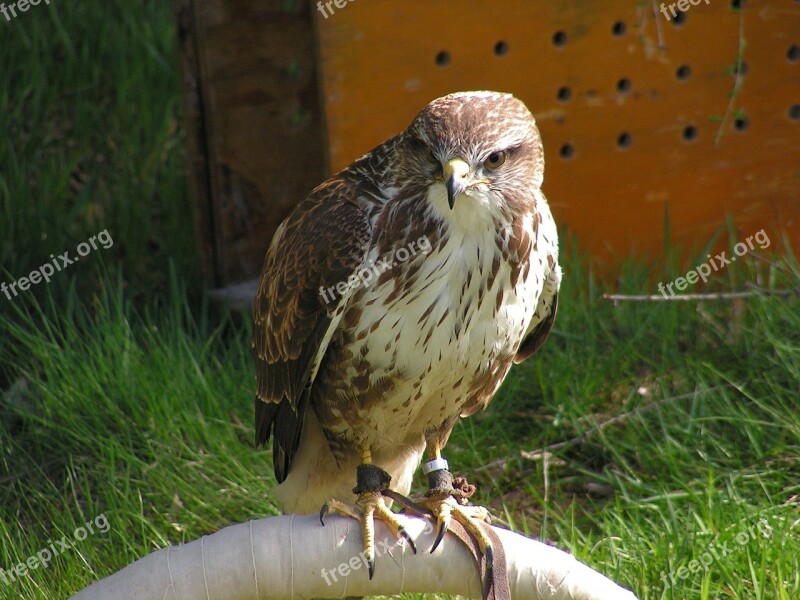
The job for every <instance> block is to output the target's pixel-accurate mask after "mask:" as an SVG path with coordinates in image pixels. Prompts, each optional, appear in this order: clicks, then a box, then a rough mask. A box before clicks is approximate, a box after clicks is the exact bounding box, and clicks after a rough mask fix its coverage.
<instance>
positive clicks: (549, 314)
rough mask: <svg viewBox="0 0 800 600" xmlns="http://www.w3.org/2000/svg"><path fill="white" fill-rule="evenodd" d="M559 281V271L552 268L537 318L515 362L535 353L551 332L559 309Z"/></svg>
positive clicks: (537, 308) (537, 309)
mask: <svg viewBox="0 0 800 600" xmlns="http://www.w3.org/2000/svg"><path fill="white" fill-rule="evenodd" d="M559 283H560V275H559V273H557V272H556V271H554V270H552V269H551V270H550V272H549V273H548V275H547V278H546V279H545V284H544V288H543V290H542V293H541V295H540V296H539V301H538V304H537V306H536V312H535V313H534V315H535V317H537V318H534V320H533V322H532V323H531V327H530V329H528V331H527V333H526V334H525V337H524V338H523V339H522V343H521V344H520V345H519V348H518V349H517V354H516V355H515V356H514V364H519V363H521V362H522V361H523V360H525V359H526V358H528V357H529V356H531V355H532V354H535V353H536V352H537V351H538V350H539V348H541V347H542V344H544V341H545V340H546V339H547V336H548V335H549V334H550V330H551V329H552V328H553V322H555V320H556V312H557V311H558V284H559Z"/></svg>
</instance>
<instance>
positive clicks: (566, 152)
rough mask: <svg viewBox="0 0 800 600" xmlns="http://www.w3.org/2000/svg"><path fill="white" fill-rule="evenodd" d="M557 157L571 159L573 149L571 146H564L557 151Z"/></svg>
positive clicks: (573, 153)
mask: <svg viewBox="0 0 800 600" xmlns="http://www.w3.org/2000/svg"><path fill="white" fill-rule="evenodd" d="M558 155H559V156H560V157H561V158H564V159H567V158H572V157H573V156H574V155H575V148H573V147H572V144H564V145H563V146H561V148H559V149H558Z"/></svg>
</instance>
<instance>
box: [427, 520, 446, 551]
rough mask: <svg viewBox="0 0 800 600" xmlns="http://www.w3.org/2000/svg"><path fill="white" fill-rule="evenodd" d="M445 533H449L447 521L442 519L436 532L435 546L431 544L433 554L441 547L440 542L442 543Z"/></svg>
mask: <svg viewBox="0 0 800 600" xmlns="http://www.w3.org/2000/svg"><path fill="white" fill-rule="evenodd" d="M445 533H447V521H445V520H442V521H440V522H439V531H438V532H436V540H435V541H434V542H433V546H431V554H433V553H434V551H435V550H436V548H438V547H439V544H441V543H442V540H443V539H444V534H445Z"/></svg>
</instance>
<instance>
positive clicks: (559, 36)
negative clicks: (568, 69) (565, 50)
mask: <svg viewBox="0 0 800 600" xmlns="http://www.w3.org/2000/svg"><path fill="white" fill-rule="evenodd" d="M566 44H567V34H566V33H564V32H563V31H556V32H555V33H554V34H553V45H554V46H556V47H558V48H560V47H562V46H565V45H566Z"/></svg>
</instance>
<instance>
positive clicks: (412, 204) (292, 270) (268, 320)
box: [253, 91, 561, 578]
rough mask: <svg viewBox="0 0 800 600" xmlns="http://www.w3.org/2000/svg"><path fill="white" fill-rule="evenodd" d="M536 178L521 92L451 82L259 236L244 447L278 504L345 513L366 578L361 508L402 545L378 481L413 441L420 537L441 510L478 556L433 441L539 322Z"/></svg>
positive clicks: (470, 514) (552, 291)
mask: <svg viewBox="0 0 800 600" xmlns="http://www.w3.org/2000/svg"><path fill="white" fill-rule="evenodd" d="M543 173H544V156H543V151H542V142H541V138H540V136H539V132H538V130H537V127H536V124H535V121H534V118H533V116H532V115H531V113H530V111H529V110H528V109H527V108H526V106H525V105H524V104H523V103H522V102H521V101H520V100H518V99H517V98H515V97H514V96H512V95H510V94H503V93H498V92H485V91H482V92H459V93H455V94H450V95H448V96H444V97H442V98H438V99H436V100H433V101H432V102H431V103H430V104H428V105H427V106H426V107H425V108H424V109H423V110H422V111H421V112H420V113H419V114H418V115H417V116H416V117H415V118H414V120H413V121H412V122H411V124H410V125H409V127H408V128H407V129H406V130H405V131H403V132H402V133H400V134H398V135H396V136H395V137H393V138H391V139H389V140H387V141H386V142H384V143H383V144H381V145H380V146H378V147H376V148H375V149H373V150H372V151H370V152H368V153H367V154H365V155H364V156H362V157H361V158H359V159H358V160H356V161H355V162H354V163H353V164H351V165H350V166H349V167H347V168H345V169H344V170H342V171H340V172H339V173H337V174H336V175H334V176H333V177H331V178H330V179H329V180H327V181H325V182H324V183H322V184H321V185H320V186H318V187H317V188H316V189H314V190H313V191H312V192H311V193H310V194H309V195H308V196H307V197H306V198H305V199H304V200H303V201H302V202H300V204H299V205H298V206H297V207H296V208H295V209H294V211H293V212H292V213H291V214H290V215H289V217H288V218H287V219H286V220H285V221H284V222H283V223H282V224H281V226H280V227H279V228H278V230H277V231H276V233H275V235H274V237H273V239H272V242H271V244H270V246H269V249H268V251H267V255H266V258H265V261H264V268H263V273H262V276H261V281H260V285H259V288H258V293H257V295H256V299H255V307H254V319H255V327H254V332H253V350H254V354H255V362H256V377H257V398H256V401H255V428H256V445H257V446H261V445H263V444H265V443H266V442H268V440H269V439H270V437H272V451H273V464H274V468H275V476H276V478H277V480H278V482H279V484H280V485H279V486H278V488H277V492H276V494H277V497H278V499H279V501H280V502H281V504H282V506H283V509H284V512H294V513H311V512H316V511H318V510H320V507H321V506H322V507H323V510H322V512H321V518H322V514H323V513H324V512H326V511H327V510H333V511H336V512H339V513H342V514H345V515H350V516H352V517H354V518H356V519H358V520H360V522H361V529H362V533H363V535H364V544H365V553H364V554H365V558H366V559H367V562H368V566H369V576H370V578H371V577H372V575H373V571H374V556H375V551H374V537H373V525H374V523H373V518H375V517H377V518H379V519H381V520H383V521H384V522H386V524H387V525H388V526H389V528H390V529H391V530H392V531H393V533H394V534H395V535H396V536H398V537H400V536H402V537H404V538H406V540H407V541H409V542H411V540H409V539H408V537H409V536H408V535H407V534H406V532H405V531H404V530H403V529H402V526H401V525H400V523H399V522H398V521H397V520H396V519H395V518H394V516H393V513H392V512H391V511H390V510H389V509H388V508H387V504H388V506H391V501H388V502H387V499H386V498H385V495H384V494H382V492H384V491H386V490H387V489H388V490H392V491H394V492H397V493H399V494H407V493H408V492H409V490H410V487H411V480H412V476H413V474H414V471H415V470H416V469H417V467H418V466H419V464H420V462H421V459H422V456H423V453H425V452H426V451H427V458H428V462H426V464H425V465H424V471H425V472H426V473H427V474H428V480H429V484H430V487H431V489H430V490H429V492H428V494H427V495H426V505H427V506H428V507H429V509H430V510H431V511H432V512H433V513H434V515H435V516H436V517H437V521H438V523H437V525H438V536H437V540H436V543H435V544H434V548H433V549H435V547H436V546H437V545H438V544H439V542H440V541H441V539H442V536H443V534H444V532H445V531H446V529H447V527H448V525H449V523H450V519H451V518H452V519H455V520H457V521H459V522H461V523H462V524H464V526H465V527H466V529H467V530H468V531H470V532H471V533H472V534H473V535H474V536H475V537H476V538H477V541H478V543H479V547H480V549H481V551H483V552H484V553H486V557H487V559H491V545H490V542H489V540H488V538H486V536H485V534H484V533H483V532H482V530H481V528H480V527H479V526H478V523H477V522H476V519H482V518H485V517H486V516H487V515H488V512H487V511H486V510H485V509H482V508H480V507H471V506H464V505H463V503H461V502H459V501H457V500H456V499H455V498H454V497H453V495H452V492H453V484H452V475H451V474H450V472H449V470H448V467H447V462H446V461H445V460H444V459H443V458H442V455H441V451H442V449H443V448H444V446H445V444H446V443H447V440H448V438H449V436H450V433H451V431H452V430H453V427H454V425H455V424H456V423H457V422H458V420H459V419H460V418H462V417H466V416H469V415H471V414H473V413H475V412H476V411H478V410H480V409H482V408H484V407H485V406H486V405H487V404H488V403H489V401H490V400H491V399H492V396H493V395H494V394H495V392H496V391H497V389H498V387H499V386H500V384H501V383H502V381H503V379H504V378H505V376H506V374H507V373H508V371H509V369H510V368H511V366H512V363H519V362H521V361H523V360H525V359H526V358H527V357H529V356H530V355H531V354H533V353H534V352H536V351H537V350H538V349H539V348H540V347H541V345H542V344H543V343H544V341H545V338H546V337H547V335H548V333H549V331H550V329H551V327H552V325H553V321H554V319H555V315H556V308H557V303H558V290H559V285H560V282H561V269H560V267H559V265H558V240H557V232H556V226H555V223H554V221H553V217H552V215H551V213H550V209H549V207H548V205H547V201H546V199H545V197H544V195H543V193H542V191H541V189H540V188H541V185H542V178H543ZM354 482H355V483H356V487H355V488H353V483H354ZM387 493H389V492H387ZM353 494H356V496H355V499H354V497H353ZM348 500H350V501H348ZM353 500H355V501H354V502H353ZM412 544H413V542H412ZM412 547H413V545H412ZM433 549H432V550H431V551H433Z"/></svg>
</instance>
